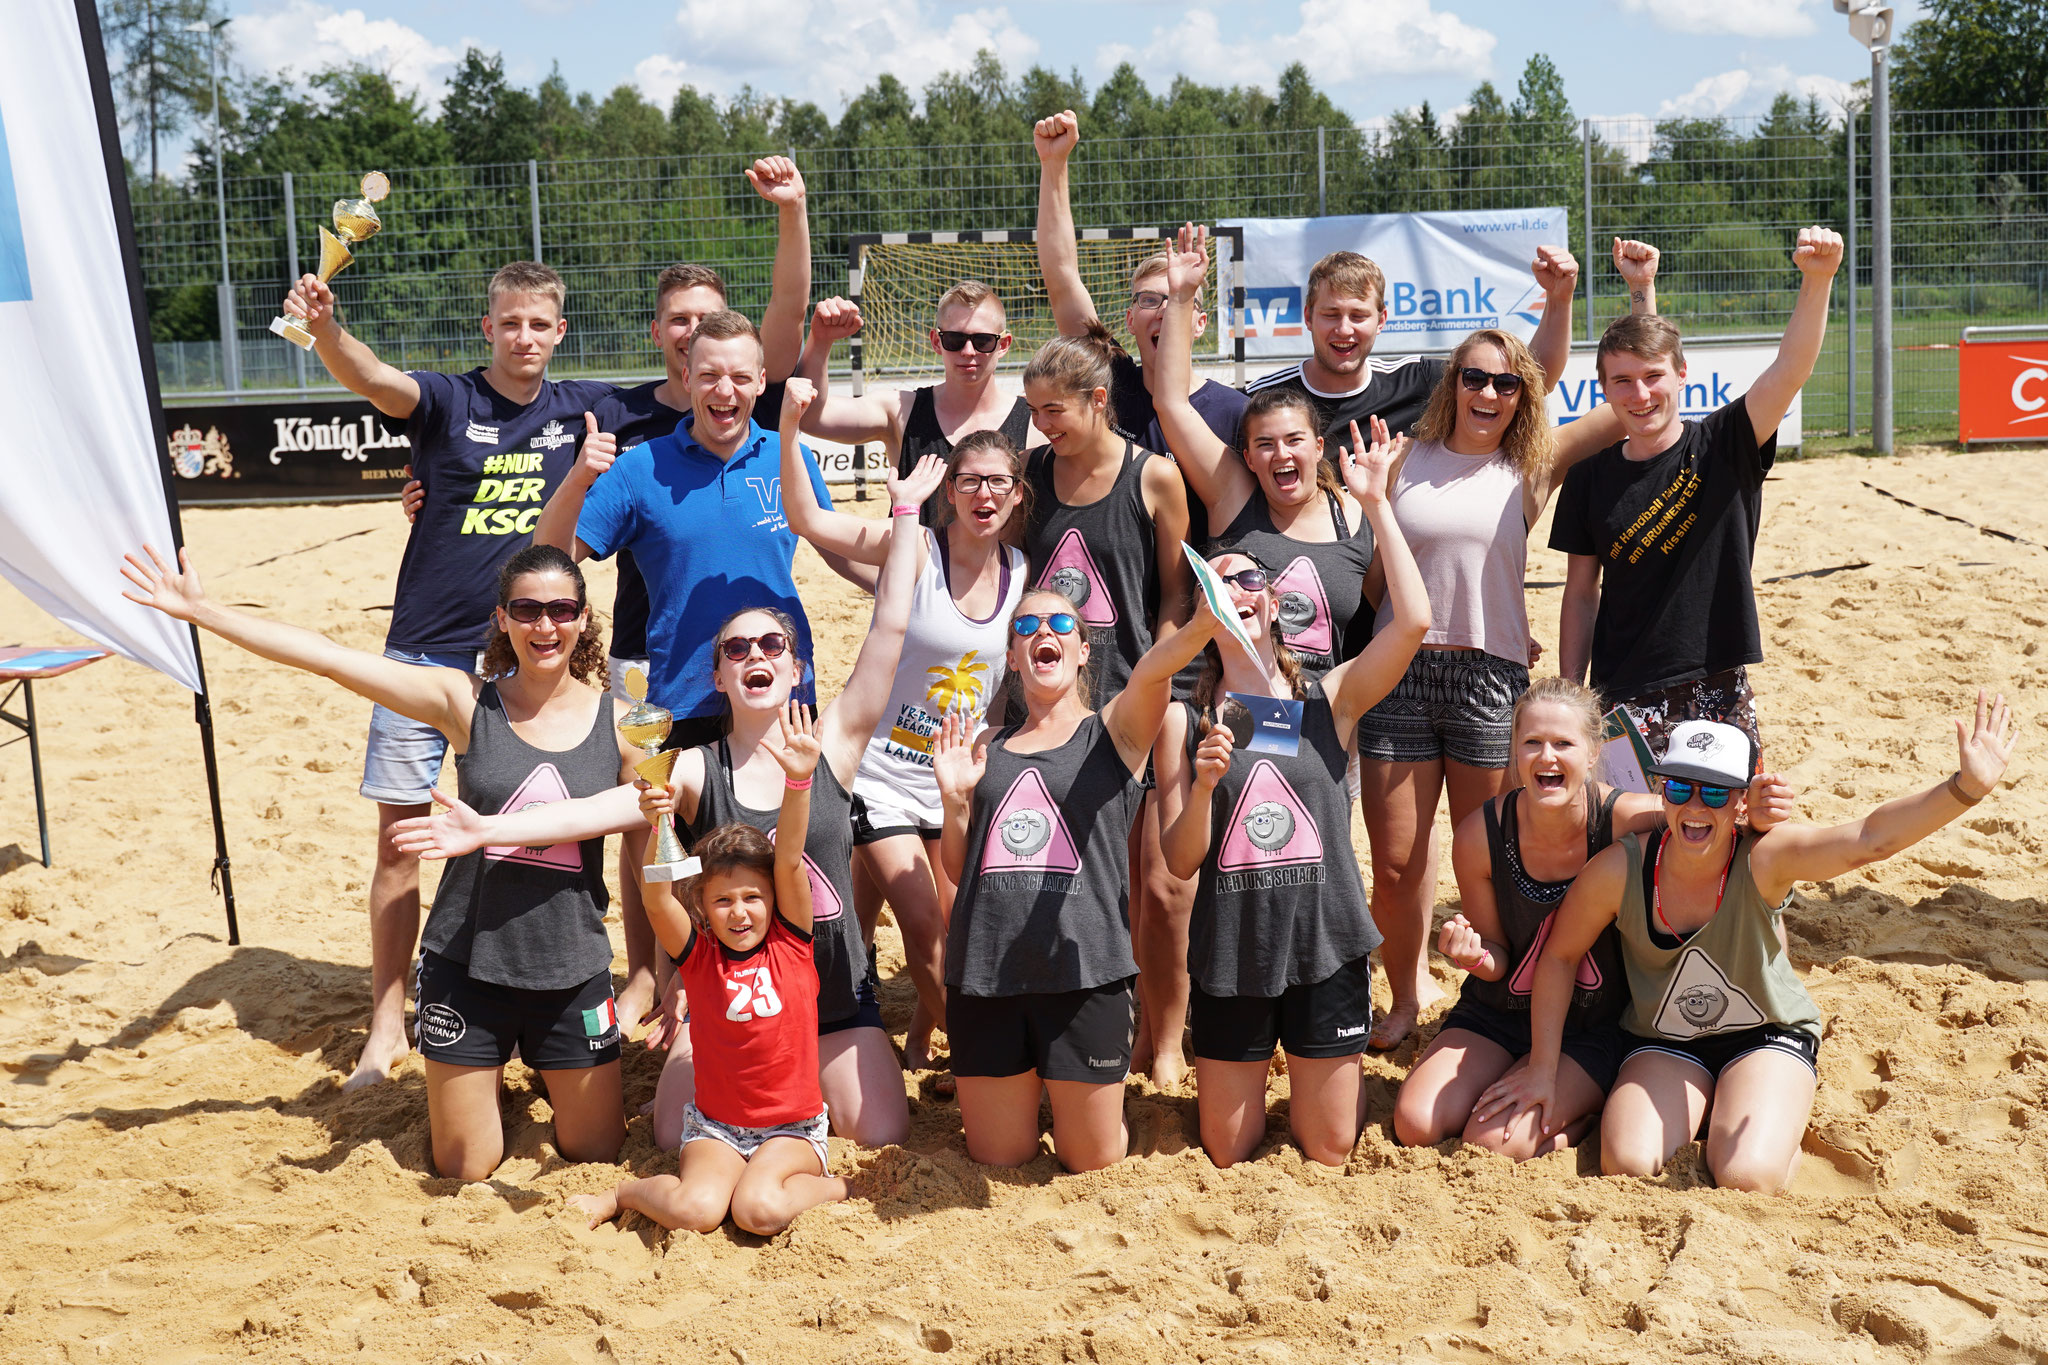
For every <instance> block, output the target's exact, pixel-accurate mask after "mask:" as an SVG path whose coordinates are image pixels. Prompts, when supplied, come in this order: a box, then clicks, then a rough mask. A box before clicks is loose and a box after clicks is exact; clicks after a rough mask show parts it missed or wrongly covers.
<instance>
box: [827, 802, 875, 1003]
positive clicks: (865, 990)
mask: <svg viewBox="0 0 2048 1365" xmlns="http://www.w3.org/2000/svg"><path fill="white" fill-rule="evenodd" d="M856 799H858V798H856ZM880 984H881V983H880V982H878V981H877V980H876V979H875V955H874V953H873V951H872V950H871V951H870V952H869V953H868V969H867V970H866V971H865V972H863V973H861V978H860V984H859V985H858V986H855V987H854V988H853V998H854V1002H855V1003H854V1007H853V1013H852V1014H849V1015H847V1016H846V1017H845V1018H844V1019H820V1020H819V1021H818V1036H819V1037H820V1038H823V1037H824V1036H825V1035H826V1034H828V1033H844V1032H845V1031H846V1030H847V1029H850V1028H881V1027H882V1002H881V1000H880V998H879V997H878V996H877V995H876V994H875V992H876V989H877V988H878V987H879V986H880Z"/></svg>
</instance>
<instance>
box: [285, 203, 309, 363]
mask: <svg viewBox="0 0 2048 1365" xmlns="http://www.w3.org/2000/svg"><path fill="white" fill-rule="evenodd" d="M298 222H299V210H298V197H297V196H296V195H295V194H293V192H292V173H291V172H290V171H286V172H285V173H284V258H285V262H286V264H287V266H288V268H289V269H290V270H291V272H292V275H291V279H292V283H293V284H297V283H298V282H299V229H298ZM292 369H293V370H294V371H296V372H297V374H298V379H299V387H300V388H302V389H303V388H305V387H306V353H305V352H304V351H302V350H300V349H299V348H298V347H296V346H294V347H292Z"/></svg>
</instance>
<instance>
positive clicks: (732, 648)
mask: <svg viewBox="0 0 2048 1365" xmlns="http://www.w3.org/2000/svg"><path fill="white" fill-rule="evenodd" d="M755 645H759V646H761V657H762V658H764V659H778V658H781V657H782V651H783V650H785V649H788V648H789V637H788V636H787V635H784V634H783V633H782V632H781V631H779V630H771V631H769V632H768V633H767V634H766V635H753V636H748V635H728V636H726V637H725V638H724V639H723V640H720V641H719V642H718V652H719V653H720V654H723V655H724V656H725V657H726V658H728V659H730V660H732V661H733V662H734V663H738V662H739V661H740V660H742V659H744V658H746V657H747V656H748V655H749V654H752V653H753V652H754V646H755Z"/></svg>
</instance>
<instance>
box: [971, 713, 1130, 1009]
mask: <svg viewBox="0 0 2048 1365" xmlns="http://www.w3.org/2000/svg"><path fill="white" fill-rule="evenodd" d="M1015 733H1016V729H1015V727H1010V728H1006V729H1004V730H1002V731H1000V732H999V733H998V734H997V735H996V737H995V738H994V739H993V740H991V741H990V742H989V746H988V766H987V767H986V768H985V769H984V770H983V772H982V776H981V781H980V782H978V783H976V784H975V788H974V809H973V813H972V815H971V816H970V817H969V818H968V822H967V865H966V867H965V868H964V869H963V870H962V875H961V878H960V894H959V899H958V900H957V901H956V902H955V904H954V906H953V921H952V924H951V925H950V926H949V927H948V929H947V931H946V984H947V985H948V986H951V987H953V988H955V989H956V990H961V991H965V992H966V993H967V994H969V995H979V996H1004V995H1052V994H1058V993H1060V992H1063V991H1079V990H1086V989H1088V988H1089V987H1092V986H1101V985H1104V984H1107V983H1108V982H1111V981H1121V980H1123V979H1124V978H1125V977H1128V976H1134V975H1136V974H1137V971H1138V964H1137V962H1136V960H1135V959H1133V958H1132V956H1131V912H1130V893H1131V868H1130V837H1131V822H1132V821H1133V820H1134V819H1136V818H1137V814H1138V805H1139V803H1140V802H1141V801H1142V800H1143V799H1144V794H1145V789H1144V787H1143V785H1142V784H1141V783H1140V781H1139V779H1138V778H1137V777H1136V776H1135V775H1133V774H1132V772H1131V770H1130V769H1129V768H1127V767H1125V766H1124V760H1123V756H1122V755H1121V754H1119V753H1118V752H1117V750H1116V741H1115V740H1114V739H1112V738H1111V737H1110V733H1109V731H1108V729H1107V728H1106V727H1104V725H1103V724H1102V718H1101V717H1100V716H1096V715H1090V716H1088V717H1087V718H1086V719H1084V720H1083V721H1082V722H1081V723H1080V725H1078V726H1077V727H1075V730H1074V733H1073V735H1072V736H1071V737H1070V738H1069V739H1068V740H1067V742H1066V743H1065V744H1062V745H1060V746H1059V747H1058V748H1057V749H1048V750H1046V751H1045V752H1044V753H1038V754H1013V753H1011V752H1010V751H1009V749H1008V748H1007V747H1005V746H1006V745H1007V744H1008V742H1009V739H1010V736H1011V735H1013V734H1015Z"/></svg>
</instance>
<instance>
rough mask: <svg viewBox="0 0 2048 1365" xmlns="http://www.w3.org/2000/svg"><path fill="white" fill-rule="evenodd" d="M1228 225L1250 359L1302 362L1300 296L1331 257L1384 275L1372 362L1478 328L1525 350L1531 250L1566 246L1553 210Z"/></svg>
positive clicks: (1532, 300) (1449, 343)
mask: <svg viewBox="0 0 2048 1365" xmlns="http://www.w3.org/2000/svg"><path fill="white" fill-rule="evenodd" d="M1235 225H1236V226H1239V227H1242V228H1243V229H1244V265H1245V291H1244V292H1245V304H1244V317H1243V319H1242V323H1243V326H1244V328H1245V355H1246V357H1247V358H1248V359H1256V358H1260V357H1269V358H1272V357H1280V356H1300V355H1306V354H1308V350H1309V343H1308V329H1307V327H1306V325H1305V324H1306V321H1307V319H1306V317H1305V315H1304V313H1303V304H1304V299H1303V297H1302V294H1303V289H1304V287H1305V286H1306V284H1307V282H1308V272H1309V271H1310V270H1311V269H1312V268H1314V266H1315V263H1316V262H1317V261H1319V260H1321V259H1322V258H1323V257H1324V256H1326V255H1328V254H1329V253H1330V252H1332V251H1356V252H1357V253H1359V254H1360V255H1361V256H1366V257H1370V258H1371V259H1372V260H1373V261H1374V262H1375V263H1376V264H1377V265H1378V266H1379V267H1380V269H1381V270H1383V271H1385V272H1386V276H1387V298H1386V305H1387V321H1386V324H1385V325H1384V326H1383V327H1381V328H1380V336H1379V340H1378V342H1376V343H1375V344H1374V346H1373V351H1374V353H1375V354H1378V355H1396V354H1400V353H1402V352H1406V351H1448V350H1449V349H1451V347H1453V346H1455V345H1457V344H1458V342H1459V341H1460V340H1462V339H1463V338H1464V336H1465V334H1466V333H1467V332H1470V331H1472V330H1473V329H1474V328H1478V327H1498V328H1500V329H1501V330H1503V331H1506V332H1512V333H1513V334H1514V335H1516V336H1518V337H1520V338H1522V340H1524V341H1527V340H1528V339H1529V338H1530V337H1532V336H1534V335H1535V334H1536V326H1537V324H1538V323H1540V322H1542V321H1543V294H1542V291H1541V290H1539V289H1538V288H1537V287H1536V281H1535V280H1534V279H1533V278H1531V277H1530V274H1529V263H1530V262H1531V261H1534V260H1535V259H1536V248H1537V247H1539V246H1564V245H1565V211H1564V210H1563V209H1561V208H1551V209H1489V210H1484V211H1480V212H1470V213H1374V214H1360V215H1356V216H1353V217H1345V218H1243V219H1237V220H1235ZM1221 330H1222V329H1220V328H1219V329H1218V331H1219V332H1220V331H1221ZM1219 340H1220V338H1219Z"/></svg>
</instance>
